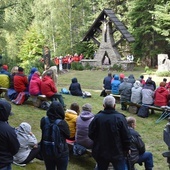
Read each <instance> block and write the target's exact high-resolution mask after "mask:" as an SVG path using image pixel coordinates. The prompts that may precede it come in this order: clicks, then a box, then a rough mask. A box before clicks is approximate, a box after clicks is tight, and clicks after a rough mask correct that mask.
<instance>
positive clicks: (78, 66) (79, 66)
mask: <svg viewBox="0 0 170 170" xmlns="http://www.w3.org/2000/svg"><path fill="white" fill-rule="evenodd" d="M71 69H73V70H84V67H83V65H82V64H81V63H78V62H73V63H71Z"/></svg>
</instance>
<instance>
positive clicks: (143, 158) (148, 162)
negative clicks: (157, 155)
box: [137, 152, 153, 170]
mask: <svg viewBox="0 0 170 170" xmlns="http://www.w3.org/2000/svg"><path fill="white" fill-rule="evenodd" d="M142 162H144V164H145V169H146V170H152V168H153V156H152V153H151V152H144V153H143V154H142V155H139V159H138V161H137V163H138V164H142Z"/></svg>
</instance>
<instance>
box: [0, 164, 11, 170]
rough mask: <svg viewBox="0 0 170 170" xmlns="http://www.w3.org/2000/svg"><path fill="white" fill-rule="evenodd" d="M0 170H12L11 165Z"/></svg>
mask: <svg viewBox="0 0 170 170" xmlns="http://www.w3.org/2000/svg"><path fill="white" fill-rule="evenodd" d="M0 170H12V168H11V164H9V165H8V166H5V167H3V168H0Z"/></svg>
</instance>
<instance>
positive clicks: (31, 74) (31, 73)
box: [28, 67, 38, 82]
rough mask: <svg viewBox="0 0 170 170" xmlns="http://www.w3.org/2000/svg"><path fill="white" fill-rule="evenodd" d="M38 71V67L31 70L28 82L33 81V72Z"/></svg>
mask: <svg viewBox="0 0 170 170" xmlns="http://www.w3.org/2000/svg"><path fill="white" fill-rule="evenodd" d="M36 71H38V69H37V68H36V67H32V68H31V70H30V74H29V75H28V82H30V81H31V78H32V76H33V74H34V73H35V72H36Z"/></svg>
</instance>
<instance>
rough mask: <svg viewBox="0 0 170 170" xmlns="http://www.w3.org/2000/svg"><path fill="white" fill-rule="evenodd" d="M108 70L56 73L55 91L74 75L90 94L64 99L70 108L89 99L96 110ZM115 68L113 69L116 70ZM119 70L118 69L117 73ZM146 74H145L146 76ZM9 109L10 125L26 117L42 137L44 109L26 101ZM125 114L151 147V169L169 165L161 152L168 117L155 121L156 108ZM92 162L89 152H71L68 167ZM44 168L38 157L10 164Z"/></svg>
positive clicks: (88, 167) (87, 169) (86, 167)
mask: <svg viewBox="0 0 170 170" xmlns="http://www.w3.org/2000/svg"><path fill="white" fill-rule="evenodd" d="M143 72H144V71H143V69H141V68H136V69H135V71H134V72H125V73H124V74H125V75H126V76H129V75H130V74H134V76H135V78H139V76H140V75H141V74H142V73H143ZM107 73H108V72H107V71H101V70H99V71H89V70H87V71H73V70H71V71H69V72H68V73H65V74H61V75H59V77H58V91H60V90H61V88H62V87H66V88H68V87H69V85H70V83H71V79H72V78H73V77H77V78H78V81H79V82H80V84H81V86H82V89H83V90H86V91H89V92H91V94H92V97H91V98H85V99H83V98H82V97H75V96H71V95H63V96H64V101H65V103H66V105H67V108H69V106H70V104H71V103H73V102H77V103H78V104H79V105H80V106H82V105H83V104H85V103H91V104H92V107H93V110H92V111H93V113H95V114H96V113H97V112H98V111H99V110H101V109H103V106H102V100H103V98H102V97H100V92H101V90H102V82H103V78H104V77H105V76H106V75H107ZM115 73H116V72H113V74H115ZM118 74H119V73H118ZM146 78H147V76H146ZM162 79H163V78H160V77H159V78H156V77H154V80H155V81H156V82H157V84H158V83H159V82H161V81H162ZM116 109H117V110H118V111H120V112H122V111H121V110H120V104H117V105H116ZM12 111H13V112H14V115H13V116H11V117H10V118H9V123H10V125H12V126H14V127H16V126H18V125H19V124H20V123H21V122H23V121H25V122H28V123H30V124H31V126H32V131H33V133H34V134H35V135H36V137H37V139H38V140H40V138H41V131H40V127H39V126H40V119H41V118H42V117H43V116H45V115H46V112H45V111H44V110H40V109H38V108H35V107H34V106H32V105H31V104H30V102H27V103H26V104H24V105H21V106H16V105H13V104H12ZM123 113H124V114H125V115H126V116H134V117H135V118H136V119H137V127H136V130H137V131H138V132H139V133H140V134H141V136H142V138H143V140H144V142H145V144H146V149H147V150H148V151H151V152H152V153H153V156H154V170H167V169H168V166H167V163H166V159H165V158H164V157H163V156H162V153H163V152H164V151H167V150H168V147H167V146H166V144H165V143H164V141H163V129H164V127H165V125H166V123H167V120H164V121H162V122H160V123H159V124H156V123H155V121H156V120H157V119H158V118H159V116H160V114H161V113H160V112H156V114H155V115H150V116H149V117H148V118H145V119H143V118H140V117H137V116H136V115H134V114H131V113H129V112H123ZM94 166H95V161H94V160H93V158H92V157H89V156H88V155H84V156H82V157H75V156H72V155H71V154H70V160H69V166H68V170H73V169H74V170H92V169H93V168H94ZM20 169H21V170H31V169H32V170H45V166H44V163H43V162H42V161H39V160H37V159H35V160H34V162H33V163H30V164H28V165H27V166H26V167H24V168H23V167H22V168H21V167H18V166H15V165H13V170H20ZM137 169H138V170H143V169H144V167H143V166H142V167H140V166H137Z"/></svg>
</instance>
